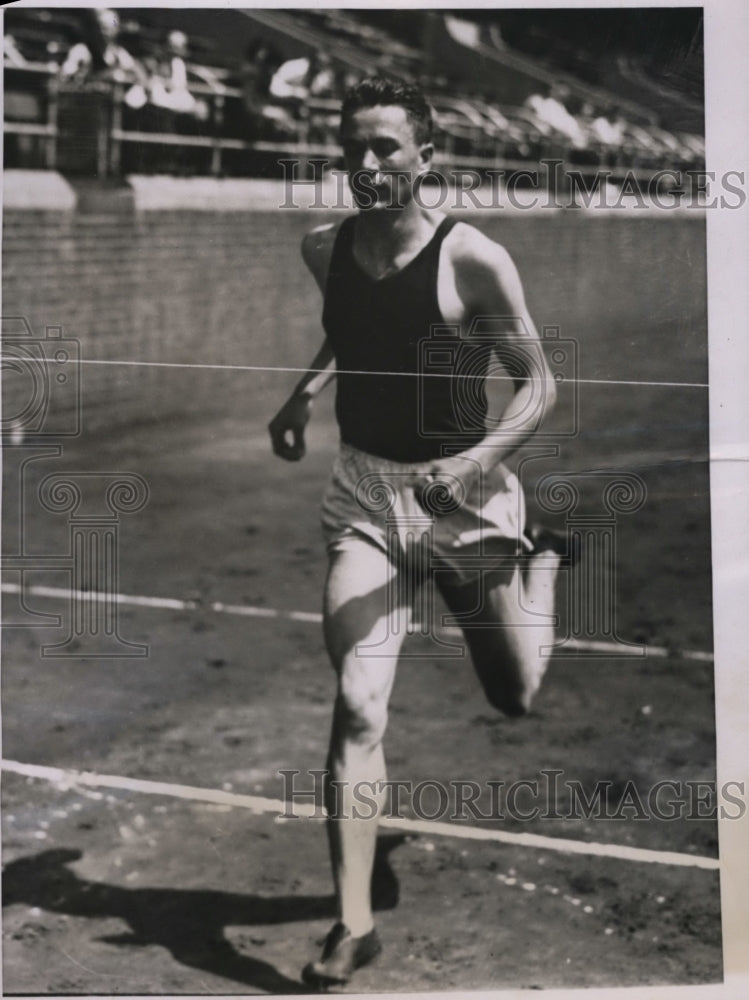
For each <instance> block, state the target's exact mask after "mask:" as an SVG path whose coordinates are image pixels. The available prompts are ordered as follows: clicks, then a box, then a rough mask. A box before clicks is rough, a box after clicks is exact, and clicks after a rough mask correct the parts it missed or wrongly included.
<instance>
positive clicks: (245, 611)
mask: <svg viewBox="0 0 749 1000" xmlns="http://www.w3.org/2000/svg"><path fill="white" fill-rule="evenodd" d="M0 590H1V591H2V593H4V594H29V595H31V596H33V597H49V598H52V599H54V600H71V599H73V598H75V599H77V600H87V601H91V600H94V601H114V602H115V603H116V604H129V605H134V606H137V607H142V608H155V609H159V608H160V609H163V610H171V611H198V610H202V611H212V612H214V613H215V614H222V615H238V616H240V617H243V618H275V619H280V620H282V621H292V622H311V623H313V624H320V622H322V615H321V614H320V613H319V612H318V611H281V610H278V609H277V608H263V607H253V606H252V605H245V604H224V603H223V602H222V601H213V602H212V603H210V604H203V603H202V602H201V601H188V600H181V599H180V598H176V597H144V596H140V595H137V594H109V593H104V592H99V591H82V590H67V589H65V588H64V587H43V586H33V587H24V586H21V584H18V583H3V584H2V586H0ZM7 627H12V626H6V628H7ZM565 648H566V649H577V650H579V651H580V652H581V653H600V654H601V655H602V656H614V655H617V656H621V655H622V646H621V645H619V644H618V643H615V642H600V641H598V640H595V639H567V640H566V641H565ZM644 648H645V652H644V654H643V656H631V657H629V659H636V660H642V659H643V658H647V657H648V656H652V657H658V658H659V659H666V658H668V657H673V658H674V659H681V660H696V661H698V662H700V663H712V662H713V659H714V657H713V654H712V653H706V652H703V651H701V650H696V649H669V648H668V647H666V646H645V647H644Z"/></svg>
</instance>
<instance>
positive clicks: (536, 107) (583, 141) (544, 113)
mask: <svg viewBox="0 0 749 1000" xmlns="http://www.w3.org/2000/svg"><path fill="white" fill-rule="evenodd" d="M563 94H564V92H563V91H562V90H561V88H559V89H556V90H555V89H554V88H552V89H551V90H550V92H549V95H548V96H547V97H543V96H542V95H541V94H532V95H531V96H530V97H529V98H528V99H527V100H526V102H525V106H526V107H527V108H529V109H530V111H531V112H532V113H533V116H534V119H535V124H536V126H537V128H538V130H539V132H541V134H542V135H545V136H549V135H551V133H552V132H558V133H559V134H560V135H563V136H564V137H565V138H566V139H568V140H569V141H570V143H571V144H572V146H573V147H574V148H575V149H584V148H585V147H586V146H587V144H588V139H587V136H586V135H585V132H584V130H583V129H582V127H581V126H580V123H579V122H578V120H577V119H576V118H575V116H574V115H571V114H570V113H569V111H568V110H567V108H566V107H565V106H564V104H562V102H561V100H559V99H558V97H561V96H563Z"/></svg>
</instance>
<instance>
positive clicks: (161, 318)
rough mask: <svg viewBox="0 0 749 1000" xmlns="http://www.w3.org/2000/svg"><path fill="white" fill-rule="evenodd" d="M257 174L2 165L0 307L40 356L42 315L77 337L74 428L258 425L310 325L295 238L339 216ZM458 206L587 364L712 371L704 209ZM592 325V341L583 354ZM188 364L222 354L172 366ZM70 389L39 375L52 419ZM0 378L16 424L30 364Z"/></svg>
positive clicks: (315, 331) (298, 362) (693, 373)
mask: <svg viewBox="0 0 749 1000" xmlns="http://www.w3.org/2000/svg"><path fill="white" fill-rule="evenodd" d="M18 173H19V174H20V172H18ZM260 183H261V184H262V183H263V182H260ZM257 185H258V182H253V181H225V182H223V181H219V180H212V181H206V182H205V183H204V184H202V185H201V184H197V185H195V184H193V185H190V184H189V183H182V184H181V185H180V183H179V182H176V181H175V180H174V179H172V178H141V179H139V180H137V181H135V180H134V181H133V182H132V183H131V184H130V185H129V186H128V187H126V188H123V187H107V186H103V185H99V184H92V183H89V184H88V185H86V184H82V185H79V186H78V187H77V188H75V189H73V188H71V186H70V184H69V183H68V182H67V181H64V180H63V179H62V178H61V177H59V176H58V175H52V174H46V173H44V172H34V173H29V174H26V175H24V176H16V175H14V173H13V172H8V174H7V175H6V183H5V209H4V219H3V316H4V317H6V318H8V317H23V318H25V320H26V321H27V323H28V326H29V327H30V329H31V331H32V333H33V337H32V338H27V340H30V341H33V342H34V343H36V344H37V345H41V346H37V347H36V348H35V350H36V352H37V354H39V356H41V355H42V354H44V352H45V351H46V356H47V357H49V356H50V353H49V352H50V349H49V346H48V343H47V341H46V340H45V330H46V328H48V327H56V328H62V335H63V337H65V338H73V339H74V340H75V341H77V342H78V343H79V345H80V356H81V358H82V362H83V363H82V364H81V366H80V388H81V400H82V410H81V430H82V432H83V433H88V432H91V433H100V432H108V431H110V430H113V429H115V428H124V427H127V426H129V425H133V424H141V423H144V422H145V423H148V422H151V421H161V420H166V419H175V420H179V419H184V418H194V419H201V420H203V419H205V418H207V417H213V416H223V417H236V418H239V419H243V420H246V421H247V424H248V433H261V432H262V433H264V428H265V424H266V423H267V420H268V418H269V416H270V415H271V414H272V412H273V409H274V407H275V406H276V405H277V404H278V402H279V400H280V399H281V398H282V397H283V395H284V393H285V392H286V391H287V389H288V387H289V386H290V385H291V384H293V383H294V382H295V381H296V379H297V378H298V377H299V376H298V374H296V373H293V372H287V371H284V372H280V373H279V372H273V371H268V370H266V369H273V368H278V367H282V368H284V367H285V368H293V367H302V366H304V365H305V364H306V363H307V362H308V361H309V359H310V358H311V357H312V355H313V353H314V351H315V350H316V348H317V346H318V343H319V339H320V311H321V309H320V301H319V295H318V293H317V291H316V289H315V287H314V284H313V282H312V279H311V278H310V276H309V275H308V274H307V273H306V271H305V269H304V267H303V265H302V263H301V261H300V258H299V252H298V247H299V242H300V239H301V236H302V234H303V233H304V232H305V231H306V230H307V229H309V228H311V227H312V226H314V225H319V224H321V223H324V222H327V221H330V220H331V219H335V218H340V214H341V213H340V212H331V211H330V210H320V209H318V210H283V211H282V210H279V209H278V208H275V207H274V206H276V205H278V204H280V203H282V202H283V199H284V193H283V191H282V190H281V189H279V188H278V187H276V186H273V185H270V186H269V185H268V183H267V182H266V183H265V185H264V186H262V187H258V186H257ZM461 217H464V218H465V219H466V221H469V222H471V223H473V224H475V225H477V226H479V228H481V229H482V230H484V231H485V232H486V233H488V234H489V235H490V236H492V237H493V238H494V239H496V240H498V241H499V242H501V243H503V244H504V245H505V246H506V247H507V248H508V250H509V251H510V253H511V254H512V256H513V258H514V259H515V261H516V263H517V265H518V268H519V270H520V273H521V276H522V278H523V282H524V285H525V288H526V293H527V298H528V302H529V306H530V309H531V313H532V315H533V316H534V318H535V320H536V323H537V324H538V326H539V327H541V326H544V325H550V326H558V327H559V328H560V333H561V335H562V336H564V337H572V338H575V339H576V340H577V341H578V344H579V356H580V372H579V373H580V374H581V375H582V376H583V377H585V378H601V379H607V378H616V379H633V380H635V381H636V380H652V379H664V380H668V379H669V378H671V377H672V367H673V364H672V362H673V354H672V351H673V345H683V348H684V350H683V355H684V357H689V358H693V359H695V360H694V361H693V362H692V363H691V368H690V369H689V371H687V372H685V371H684V366H683V365H682V366H681V368H680V377H682V378H684V377H685V376H686V377H688V378H691V379H692V380H694V381H707V351H706V344H707V341H706V287H705V219H704V212H699V213H698V212H696V211H694V212H689V211H684V212H679V213H670V212H665V211H656V210H649V211H640V212H637V211H634V212H623V211H620V212H616V211H610V212H596V211H593V210H586V211H575V210H558V211H557V210H545V209H543V208H540V209H538V210H536V211H534V212H530V211H525V212H522V211H517V212H514V213H512V214H508V213H503V212H502V211H495V212H474V213H471V214H465V215H464V216H461ZM5 328H6V331H8V333H7V338H8V339H6V347H7V345H8V344H12V343H16V344H17V343H18V340H19V337H22V336H23V334H19V332H18V324H17V323H16V324H15V326H14V325H13V324H10V325H8V324H7V323H6V325H5ZM591 338H595V339H596V340H597V341H599V349H597V350H596V351H595V352H588V353H587V354H586V343H589V342H590V340H591ZM601 338H603V339H604V340H605V341H606V342H607V343H609V344H610V345H611V346H610V349H609V350H606V351H601V350H600V340H601ZM24 343H25V341H24ZM45 343H47V346H46V347H45V346H44V345H45ZM40 352H41V353H40ZM6 355H7V351H6ZM593 355H595V358H596V360H595V361H592V360H589V358H592V357H593ZM113 361H117V362H127V364H111V363H110V362H113ZM98 362H107V363H106V364H99V363H98ZM134 362H147V363H148V364H147V365H145V366H144V365H142V364H141V365H139V364H133V363H134ZM196 364H199V365H205V366H214V365H215V366H219V367H216V368H215V369H214V368H210V367H209V368H207V369H206V368H198V369H195V368H191V367H180V366H182V365H184V366H192V365H196ZM162 366H174V367H162ZM221 366H238V367H237V368H223V367H221ZM50 371H52V372H53V371H54V364H53V363H52V362H50ZM67 386H68V388H66V389H64V390H63V389H62V388H60V387H59V386H57V385H56V384H54V382H53V380H52V379H51V378H50V382H49V386H48V392H49V396H50V406H51V409H50V413H51V415H52V416H51V417H50V420H52V418H54V420H57V421H58V423H59V420H61V419H62V424H64V423H65V420H64V419H63V418H61V417H60V416H59V415H60V413H63V412H64V411H65V409H66V408H70V407H71V406H74V405H75V400H74V396H73V395H72V393H71V392H70V390H69V383H67ZM3 391H4V404H3V414H4V419H5V421H6V427H7V426H8V422H11V423H12V422H13V421H14V420H15V422H16V423H17V424H19V423H23V421H24V420H25V419H26V417H25V416H24V414H25V413H26V412H27V407H28V403H27V402H26V401H27V400H28V392H29V386H28V379H27V378H26V377H25V376H24V374H23V372H21V373H20V374H19V371H18V370H17V369H13V368H11V369H8V367H7V366H4V374H3ZM54 420H52V423H50V427H51V428H52V429H54V426H57V425H56V424H55V423H54ZM62 424H60V426H62ZM66 426H67V425H66Z"/></svg>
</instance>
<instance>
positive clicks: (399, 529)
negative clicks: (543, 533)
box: [322, 444, 530, 579]
mask: <svg viewBox="0 0 749 1000" xmlns="http://www.w3.org/2000/svg"><path fill="white" fill-rule="evenodd" d="M455 457H456V459H459V460H462V461H465V462H473V460H472V459H468V458H462V456H455ZM473 464H474V466H475V468H476V470H478V465H477V463H475V462H473ZM432 465H433V462H413V463H402V462H392V461H389V460H387V459H383V458H378V457H377V456H374V455H368V454H366V453H365V452H362V451H359V450H357V449H356V448H352V447H351V446H350V445H346V444H342V445H341V449H340V452H339V454H338V456H337V457H336V460H335V463H334V465H333V471H332V476H331V480H330V483H329V485H328V488H327V490H326V492H325V496H324V498H323V502H322V529H323V535H324V537H325V541H326V543H327V547H328V551H329V553H333V552H343V551H355V550H356V548H357V547H358V546H360V545H362V544H367V545H374V546H376V547H377V548H378V549H380V550H381V551H383V552H384V553H385V554H386V555H388V556H389V557H390V558H391V559H398V560H399V559H408V557H409V554H410V553H411V552H412V551H413V550H414V547H417V548H418V549H419V550H420V551H421V552H422V553H423V552H424V549H425V548H426V549H428V551H429V554H430V557H431V559H432V560H433V561H434V563H435V565H439V566H440V567H441V568H443V569H444V568H452V569H453V570H454V571H455V572H456V573H457V575H458V577H459V578H461V579H468V578H470V577H471V576H473V575H474V572H475V567H476V566H478V565H480V563H481V559H482V557H486V558H487V559H489V558H491V557H492V556H497V555H502V556H504V557H508V556H512V555H513V554H514V555H515V556H517V555H519V554H520V553H521V552H523V551H527V550H529V549H530V543H529V542H528V540H527V539H526V538H525V537H524V535H523V532H524V529H525V500H524V497H523V492H522V490H521V488H520V483H519V482H518V478H517V476H516V475H515V474H514V473H512V472H510V471H509V469H508V468H507V467H506V466H505V465H503V464H499V465H497V466H495V467H494V468H493V469H491V470H490V471H489V472H483V471H482V472H481V473H480V474H479V475H476V476H475V477H474V478H473V480H472V485H471V487H470V489H469V491H468V493H467V495H462V483H461V481H460V480H459V479H458V478H457V477H456V478H455V480H454V483H453V484H451V485H454V489H453V497H454V502H450V501H449V500H447V498H445V497H444V496H440V493H439V491H437V492H436V493H435V494H433V495H432V504H431V505H432V507H433V509H436V510H438V511H439V510H443V509H445V507H444V506H442V504H443V503H444V502H445V501H447V502H448V508H447V509H449V513H444V514H434V513H430V512H429V511H428V510H425V508H424V506H422V504H421V503H420V502H419V500H418V499H417V496H416V489H415V486H416V479H417V478H418V477H420V476H421V477H423V475H424V474H425V473H426V472H428V471H429V470H430V469H431V467H432ZM456 504H457V507H455V505H456ZM471 567H474V569H471Z"/></svg>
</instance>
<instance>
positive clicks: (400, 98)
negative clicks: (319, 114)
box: [341, 76, 434, 146]
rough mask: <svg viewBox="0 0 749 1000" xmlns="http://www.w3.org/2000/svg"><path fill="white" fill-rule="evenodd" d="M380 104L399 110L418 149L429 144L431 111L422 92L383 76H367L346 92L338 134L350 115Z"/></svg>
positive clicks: (431, 120) (431, 127)
mask: <svg viewBox="0 0 749 1000" xmlns="http://www.w3.org/2000/svg"><path fill="white" fill-rule="evenodd" d="M380 105H392V106H395V107H398V108H403V109H404V111H405V112H406V115H407V116H408V120H409V121H410V122H411V125H412V127H413V132H414V138H415V139H416V142H417V143H418V144H419V145H420V146H421V145H423V144H424V143H425V142H431V140H432V129H433V127H434V123H433V119H432V109H431V108H430V107H429V104H428V102H427V99H426V97H425V96H424V94H423V92H422V91H421V90H420V89H419V88H418V87H414V86H412V85H411V84H410V83H399V82H397V81H395V80H388V79H386V78H385V77H383V76H368V77H366V78H365V79H364V80H361V81H360V82H359V83H357V84H355V85H354V86H353V87H351V89H350V90H348V91H347V92H346V95H345V96H344V98H343V104H342V105H341V131H342V130H343V126H344V123H345V122H346V121H347V119H348V118H350V117H351V115H353V114H355V113H356V112H357V111H360V110H361V109H362V108H376V107H378V106H380Z"/></svg>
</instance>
